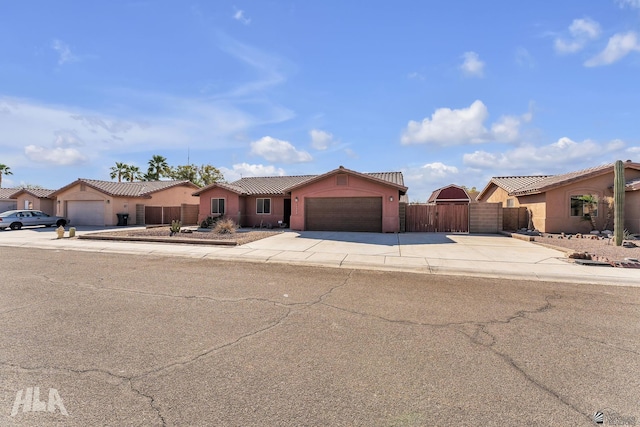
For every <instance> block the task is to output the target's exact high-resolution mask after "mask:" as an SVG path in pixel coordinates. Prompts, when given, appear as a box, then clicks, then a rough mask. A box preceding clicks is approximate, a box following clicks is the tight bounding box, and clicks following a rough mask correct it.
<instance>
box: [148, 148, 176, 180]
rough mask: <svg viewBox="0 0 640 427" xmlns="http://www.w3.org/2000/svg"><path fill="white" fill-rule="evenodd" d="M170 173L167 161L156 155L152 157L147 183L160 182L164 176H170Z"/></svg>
mask: <svg viewBox="0 0 640 427" xmlns="http://www.w3.org/2000/svg"><path fill="white" fill-rule="evenodd" d="M170 172H171V171H170V168H169V164H168V163H167V159H166V158H165V157H162V156H160V155H158V154H155V155H154V156H153V157H151V160H149V169H147V174H146V175H145V179H146V180H147V181H158V180H159V179H160V178H161V177H163V176H169V174H170Z"/></svg>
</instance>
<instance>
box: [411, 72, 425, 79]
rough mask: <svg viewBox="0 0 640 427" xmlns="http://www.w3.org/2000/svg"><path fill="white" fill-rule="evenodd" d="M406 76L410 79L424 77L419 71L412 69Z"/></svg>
mask: <svg viewBox="0 0 640 427" xmlns="http://www.w3.org/2000/svg"><path fill="white" fill-rule="evenodd" d="M407 77H408V78H410V79H412V80H425V79H426V77H425V75H424V74H422V73H419V72H417V71H413V72H411V73H409V74H407Z"/></svg>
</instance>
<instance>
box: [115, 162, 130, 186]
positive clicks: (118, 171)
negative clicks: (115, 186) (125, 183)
mask: <svg viewBox="0 0 640 427" xmlns="http://www.w3.org/2000/svg"><path fill="white" fill-rule="evenodd" d="M127 166H128V165H127V164H126V163H122V162H116V165H115V166H112V167H111V179H115V178H116V177H117V178H118V182H122V177H123V176H124V174H125V173H126V171H127Z"/></svg>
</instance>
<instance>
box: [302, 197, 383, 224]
mask: <svg viewBox="0 0 640 427" xmlns="http://www.w3.org/2000/svg"><path fill="white" fill-rule="evenodd" d="M304 212H305V229H306V230H315V231H372V232H377V233H381V232H382V197H313V198H305V201H304Z"/></svg>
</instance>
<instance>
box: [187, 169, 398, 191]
mask: <svg viewBox="0 0 640 427" xmlns="http://www.w3.org/2000/svg"><path fill="white" fill-rule="evenodd" d="M338 171H339V169H335V170H333V171H331V172H328V173H327V174H330V173H335V172H338ZM347 172H352V173H357V172H354V171H348V170H347ZM357 174H360V173H357ZM324 175H326V174H323V175H294V176H262V177H247V178H241V179H239V180H237V181H233V182H231V183H225V182H218V183H214V184H211V185H208V186H207V187H204V188H201V189H199V190H198V191H196V192H195V193H193V194H194V195H196V196H197V195H199V194H201V193H202V192H203V191H205V190H208V189H209V188H212V187H221V188H224V189H226V190H229V191H233V192H234V193H238V194H241V195H243V196H251V195H263V194H265V195H266V194H271V195H279V194H283V193H284V192H285V190H287V189H289V188H292V187H297V186H298V185H300V184H302V183H304V182H306V181H310V180H314V179H316V178H320V177H322V176H324ZM360 175H367V176H370V177H371V178H373V179H376V180H381V181H386V182H389V183H391V184H394V185H398V186H401V187H404V178H403V176H402V172H374V173H364V174H360Z"/></svg>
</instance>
